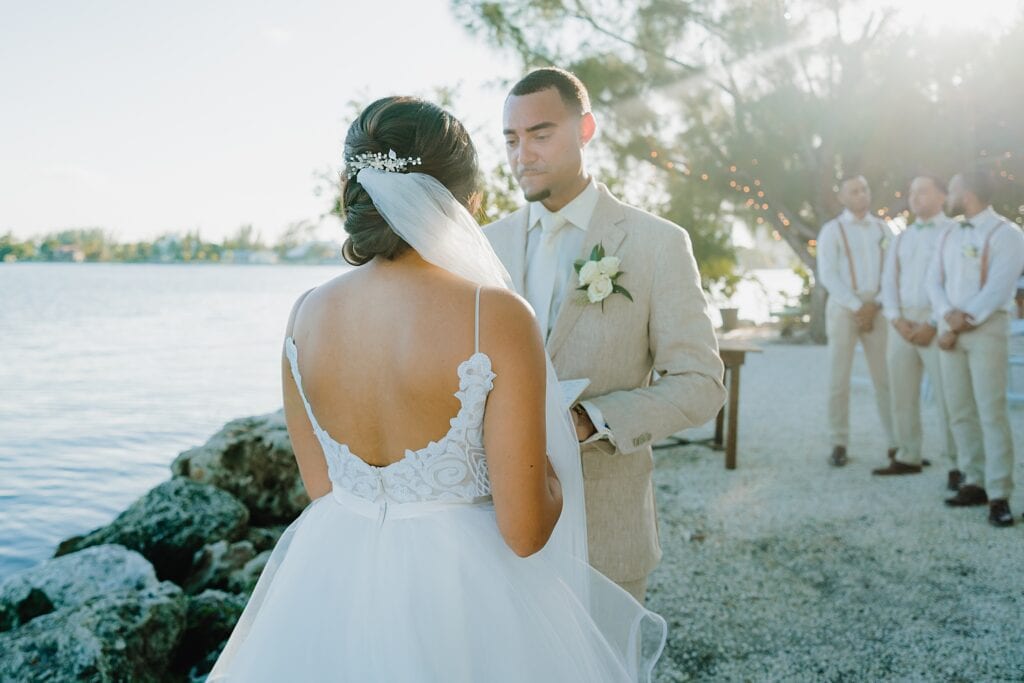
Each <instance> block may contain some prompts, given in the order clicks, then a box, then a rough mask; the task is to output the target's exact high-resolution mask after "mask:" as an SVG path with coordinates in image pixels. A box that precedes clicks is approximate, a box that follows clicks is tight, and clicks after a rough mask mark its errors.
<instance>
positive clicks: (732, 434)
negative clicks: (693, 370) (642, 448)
mask: <svg viewBox="0 0 1024 683" xmlns="http://www.w3.org/2000/svg"><path fill="white" fill-rule="evenodd" d="M748 353H761V348H760V347H758V346H754V345H753V344H751V343H749V342H744V341H739V340H736V341H734V340H731V339H719V340H718V355H719V356H721V358H722V364H723V365H725V377H724V378H723V379H724V381H725V388H726V389H727V394H728V399H727V400H726V402H725V405H723V406H722V409H721V410H719V411H718V417H716V418H715V436H714V437H712V438H710V439H698V440H691V439H681V438H679V437H678V436H670V437H668V438H667V439H666V440H665V441H663V442H661V443H660V444H658V445H656V446H655V448H669V447H671V446H682V445H686V444H698V443H699V444H704V445H710V446H711V447H712V448H714V449H715V450H716V451H720V450H723V449H724V450H725V469H727V470H734V469H736V442H737V438H738V436H739V430H740V366H741V365H743V362H744V361H745V360H746V358H747V354H748Z"/></svg>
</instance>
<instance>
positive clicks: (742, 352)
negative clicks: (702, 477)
mask: <svg viewBox="0 0 1024 683" xmlns="http://www.w3.org/2000/svg"><path fill="white" fill-rule="evenodd" d="M748 353H761V348H760V347H758V346H754V345H753V344H751V343H749V342H744V341H732V340H730V339H719V340H718V355H720V356H721V357H722V363H723V364H724V365H725V378H724V380H725V387H726V389H727V390H728V396H729V398H728V399H727V400H726V402H725V405H723V406H722V409H721V410H719V411H718V417H716V418H715V438H714V439H713V440H712V442H711V443H712V446H713V447H714V448H716V449H718V450H721V449H722V446H723V438H722V437H723V436H724V437H725V438H724V442H725V443H724V445H725V469H727V470H734V469H736V442H737V439H738V437H739V429H740V366H741V365H743V362H744V361H745V360H746V358H747V354H748ZM723 432H724V434H723Z"/></svg>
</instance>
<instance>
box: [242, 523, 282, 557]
mask: <svg viewBox="0 0 1024 683" xmlns="http://www.w3.org/2000/svg"><path fill="white" fill-rule="evenodd" d="M286 528H287V527H286V526H285V525H283V524H279V525H277V526H271V527H260V526H251V527H249V531H247V532H246V533H245V540H247V541H249V542H250V543H252V547H253V548H255V549H256V552H259V553H261V552H263V551H264V550H271V549H272V548H273V547H274V546H275V545H277V541H278V539H280V538H281V534H283V533H284V530H285V529H286Z"/></svg>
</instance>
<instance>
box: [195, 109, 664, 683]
mask: <svg viewBox="0 0 1024 683" xmlns="http://www.w3.org/2000/svg"><path fill="white" fill-rule="evenodd" d="M345 159H346V166H347V169H346V171H347V178H346V180H345V183H344V188H343V199H342V202H343V209H344V214H345V230H346V231H347V232H348V235H349V237H348V241H347V242H346V244H345V257H346V260H348V261H350V262H351V263H353V264H354V265H358V266H361V267H360V268H356V269H354V270H353V271H351V272H348V273H346V274H344V275H341V276H339V277H337V278H335V279H333V280H331V281H329V282H327V283H325V284H323V285H321V286H319V287H317V288H315V289H313V290H311V291H309V292H307V293H306V294H304V295H303V296H302V297H301V298H300V299H299V301H298V302H296V304H295V307H294V309H293V310H292V314H291V317H290V319H289V321H288V327H287V336H286V338H285V342H284V353H283V358H282V369H283V384H284V406H285V417H286V419H287V423H288V432H289V434H290V435H291V440H292V444H293V446H294V450H295V457H296V460H297V461H298V465H299V470H300V473H301V475H302V479H303V482H304V484H305V487H306V489H307V491H308V492H309V495H310V498H311V499H312V501H313V502H312V503H310V504H309V506H308V507H307V508H306V509H305V510H304V511H303V513H302V514H301V515H300V516H299V518H298V519H297V520H296V521H295V522H293V523H292V525H291V526H290V527H289V528H288V529H287V530H286V532H285V533H284V535H283V536H282V537H281V540H280V541H279V543H278V545H277V547H276V548H275V549H274V552H273V554H272V555H271V558H270V560H269V561H268V563H267V566H266V569H265V570H264V572H263V575H262V576H261V577H260V580H259V582H258V584H257V585H256V588H255V590H254V592H253V595H252V597H251V598H250V601H249V604H248V605H247V606H246V609H245V611H244V612H243V614H242V616H241V619H240V620H239V622H238V624H237V625H236V627H235V630H234V632H233V633H232V635H231V637H230V638H229V639H228V643H227V645H226V647H225V648H224V651H223V652H222V653H221V656H220V658H219V659H218V661H217V663H216V665H215V666H214V668H213V671H212V672H211V674H210V677H209V679H208V680H209V681H231V682H234V681H239V682H245V683H251V682H254V681H275V682H277V681H284V680H293V681H303V682H305V681H359V682H366V681H387V682H389V683H391V682H402V681H438V682H444V683H452V682H461V681H467V682H468V681H485V682H488V683H490V682H513V681H515V682H520V681H530V682H541V681H559V682H562V681H581V682H583V681H585V682H587V683H594V682H599V681H640V680H643V681H648V680H650V677H651V671H652V669H653V667H654V664H655V662H656V661H657V658H658V657H659V656H660V654H661V650H662V648H663V646H664V643H665V622H664V620H663V619H662V618H661V617H660V616H658V615H656V614H654V613H652V612H650V611H648V610H646V609H644V608H643V607H642V606H641V605H640V604H639V603H637V602H636V601H635V600H634V599H633V598H632V597H631V596H630V595H629V594H628V593H626V592H625V591H623V590H622V589H621V588H619V587H618V586H616V585H615V584H613V583H612V582H610V581H609V580H607V579H606V578H605V577H603V576H602V575H600V574H598V573H597V572H596V571H594V570H593V569H591V568H590V567H589V565H587V563H586V557H587V549H586V519H585V515H584V511H583V487H582V476H581V472H580V462H579V448H578V444H577V442H576V438H575V433H574V430H573V429H572V426H571V424H570V421H569V417H568V412H567V410H566V409H565V408H564V406H563V400H562V397H561V394H560V391H559V387H558V380H557V378H556V377H555V375H554V371H553V369H552V367H551V363H550V360H549V359H548V358H547V355H546V354H545V351H544V346H543V343H542V341H541V336H540V332H539V329H538V327H537V324H536V322H535V320H534V317H533V314H532V312H531V310H530V308H529V306H528V304H526V303H525V301H524V300H523V299H522V298H520V297H519V296H517V295H516V294H515V293H514V292H513V291H512V290H511V287H510V283H509V277H508V274H507V273H506V272H505V270H504V268H503V266H502V265H501V263H500V261H499V260H498V258H497V257H496V256H495V254H494V252H493V251H492V250H491V248H490V246H489V244H488V242H487V240H486V239H485V238H484V237H483V234H482V232H481V231H480V229H479V227H478V226H477V224H476V223H475V222H474V220H473V219H472V217H471V215H470V210H471V209H472V208H473V205H474V203H475V202H476V201H477V198H478V196H479V195H478V193H477V190H476V180H477V176H478V170H479V169H478V166H477V157H476V150H475V149H474V147H473V143H472V141H471V140H470V138H469V135H468V133H467V132H466V130H465V129H464V128H463V126H462V124H461V123H459V121H457V120H456V119H455V118H454V117H452V116H451V115H450V114H449V113H448V112H446V111H444V110H442V109H441V108H439V107H437V106H435V105H433V104H430V103H428V102H424V101H422V100H419V99H414V98H408V97H389V98H385V99H381V100H378V101H376V102H374V103H373V104H371V105H370V106H368V107H367V108H366V109H365V110H364V111H363V112H362V113H361V114H360V115H359V117H358V119H357V120H356V121H355V122H354V123H353V124H352V126H351V128H350V129H349V131H348V135H347V137H346V140H345Z"/></svg>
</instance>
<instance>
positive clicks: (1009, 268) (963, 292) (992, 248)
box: [928, 206, 1024, 326]
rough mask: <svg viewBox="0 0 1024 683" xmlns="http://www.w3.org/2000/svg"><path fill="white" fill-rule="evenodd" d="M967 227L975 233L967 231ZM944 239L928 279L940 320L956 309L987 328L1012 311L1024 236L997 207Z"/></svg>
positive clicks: (1023, 254) (1021, 267)
mask: <svg viewBox="0 0 1024 683" xmlns="http://www.w3.org/2000/svg"><path fill="white" fill-rule="evenodd" d="M964 223H967V224H969V226H970V227H962V226H964ZM944 235H945V237H944V238H940V241H941V243H942V253H940V254H936V258H935V259H933V260H932V265H931V268H930V270H929V274H928V282H929V290H928V291H929V295H930V297H931V302H932V308H933V310H934V313H935V316H936V318H938V319H942V318H943V317H945V315H946V314H947V313H949V312H950V311H951V310H953V309H958V310H961V311H963V312H964V313H966V314H967V319H968V320H969V321H970V323H971V324H972V325H976V326H977V325H981V324H982V323H984V322H985V321H986V320H988V318H989V317H990V316H991V315H992V314H993V313H995V312H996V311H1003V310H1007V311H1008V310H1010V309H1011V307H1012V303H1013V296H1014V293H1015V291H1016V288H1017V278H1019V277H1020V274H1021V271H1022V270H1024V233H1022V232H1021V230H1020V228H1018V227H1017V225H1016V224H1014V223H1012V222H1011V221H1009V220H1007V219H1006V218H1003V217H1002V216H1000V215H999V214H997V213H996V212H995V211H994V210H993V209H992V207H991V206H990V207H988V208H986V209H985V210H984V211H982V212H980V213H977V214H975V215H974V216H972V217H971V218H969V219H967V220H966V221H964V222H963V223H961V224H960V225H957V226H954V227H952V228H950V229H949V230H947V231H946V232H945V233H944ZM986 242H988V245H989V246H988V268H987V274H986V278H985V286H984V287H982V286H981V276H982V257H983V255H984V253H985V243H986Z"/></svg>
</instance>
